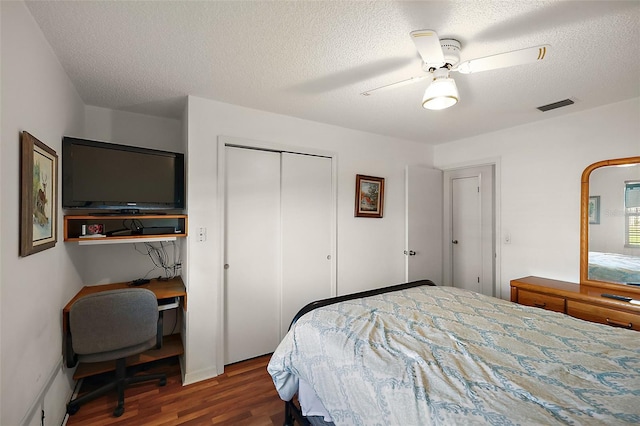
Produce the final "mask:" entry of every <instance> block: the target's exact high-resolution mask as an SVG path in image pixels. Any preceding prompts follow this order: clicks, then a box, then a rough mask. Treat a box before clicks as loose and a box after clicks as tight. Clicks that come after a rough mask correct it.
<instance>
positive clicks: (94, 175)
mask: <svg viewBox="0 0 640 426" xmlns="http://www.w3.org/2000/svg"><path fill="white" fill-rule="evenodd" d="M184 183H185V178H184V155H183V154H180V153H177V152H168V151H159V150H155V149H148V148H139V147H133V146H127V145H117V144H112V143H106V142H98V141H91V140H86V139H77V138H72V137H64V138H63V139H62V207H63V208H67V209H69V208H78V209H101V210H102V209H105V210H119V211H120V212H121V213H127V212H130V213H136V212H138V211H139V210H173V209H183V208H184V192H185V184H184Z"/></svg>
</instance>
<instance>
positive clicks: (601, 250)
mask: <svg viewBox="0 0 640 426" xmlns="http://www.w3.org/2000/svg"><path fill="white" fill-rule="evenodd" d="M581 199H582V206H581V207H582V222H581V231H582V232H581V239H582V241H581V265H580V266H581V268H580V269H581V270H580V277H581V282H590V283H591V284H594V283H595V282H605V283H616V284H624V285H633V284H637V285H639V286H640V157H631V158H625V159H616V160H607V161H602V162H598V163H594V164H592V165H591V166H589V167H587V169H585V171H584V173H583V181H582V197H581Z"/></svg>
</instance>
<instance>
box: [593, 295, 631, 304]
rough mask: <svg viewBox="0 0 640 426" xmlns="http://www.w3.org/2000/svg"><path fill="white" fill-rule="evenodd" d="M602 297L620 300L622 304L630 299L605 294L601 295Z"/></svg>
mask: <svg viewBox="0 0 640 426" xmlns="http://www.w3.org/2000/svg"><path fill="white" fill-rule="evenodd" d="M601 296H602V297H608V298H609V299H616V300H622V301H623V302H630V301H631V300H633V299H631V298H630V297H626V296H618V295H617V294H606V293H602V294H601Z"/></svg>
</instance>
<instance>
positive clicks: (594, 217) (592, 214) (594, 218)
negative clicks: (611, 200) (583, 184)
mask: <svg viewBox="0 0 640 426" xmlns="http://www.w3.org/2000/svg"><path fill="white" fill-rule="evenodd" d="M589 223H590V224H593V225H598V224H600V196H599V195H594V196H591V197H589Z"/></svg>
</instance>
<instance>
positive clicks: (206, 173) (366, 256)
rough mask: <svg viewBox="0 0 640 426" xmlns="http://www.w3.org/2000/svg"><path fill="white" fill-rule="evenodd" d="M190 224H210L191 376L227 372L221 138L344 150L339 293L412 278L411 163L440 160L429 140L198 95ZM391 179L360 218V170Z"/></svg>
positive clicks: (195, 296) (191, 339)
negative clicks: (378, 209) (407, 220)
mask: <svg viewBox="0 0 640 426" xmlns="http://www.w3.org/2000/svg"><path fill="white" fill-rule="evenodd" d="M187 133H188V152H189V172H188V181H189V185H188V195H187V199H188V205H189V225H190V226H189V227H190V229H191V230H192V231H191V232H192V233H193V230H194V229H197V228H199V227H206V228H207V229H208V240H207V241H206V242H197V241H196V239H195V238H192V237H190V238H188V241H187V243H188V277H187V282H188V292H189V310H188V312H187V328H188V332H187V348H186V349H185V351H186V362H187V364H186V370H187V374H186V381H187V382H191V381H194V380H199V379H201V378H204V377H207V376H211V375H215V374H216V373H221V372H222V370H221V367H222V359H221V356H220V354H221V347H220V345H222V341H223V340H222V336H221V333H222V331H221V330H222V324H221V321H220V319H221V318H222V316H221V315H220V307H221V306H222V304H221V301H220V298H221V294H222V287H221V286H222V283H221V282H220V279H219V277H220V268H221V264H220V251H221V249H222V245H221V243H220V240H219V234H218V233H219V214H218V208H219V204H218V199H217V185H218V182H217V165H216V162H217V151H216V150H217V139H218V136H220V135H224V136H233V137H239V138H244V139H251V140H257V141H265V142H268V143H274V144H281V145H287V146H291V147H303V148H308V149H317V150H324V151H329V152H333V153H336V154H337V165H338V173H337V174H338V211H337V226H338V238H337V246H338V248H337V251H338V256H337V275H338V276H337V283H338V284H337V285H338V294H345V293H351V292H355V291H359V290H364V289H370V288H375V287H381V286H385V285H390V284H395V283H400V282H403V280H404V261H405V259H404V254H403V250H404V167H405V165H407V164H424V165H430V164H431V163H432V154H431V151H432V149H431V148H430V147H429V146H427V145H424V144H418V143H414V142H408V141H404V140H399V139H394V138H388V137H383V136H379V135H373V134H369V133H364V132H359V131H354V130H348V129H344V128H340V127H336V126H330V125H326V124H321V123H315V122H310V121H306V120H300V119H297V118H293V117H288V116H282V115H277V114H272V113H267V112H262V111H257V110H252V109H248V108H243V107H238V106H233V105H229V104H224V103H220V102H216V101H210V100H206V99H202V98H197V97H189V101H188V129H187ZM358 173H360V174H367V175H373V176H380V177H384V178H385V179H386V181H385V207H384V218H383V219H370V218H355V217H354V212H353V209H354V197H355V175H356V174H358Z"/></svg>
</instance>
